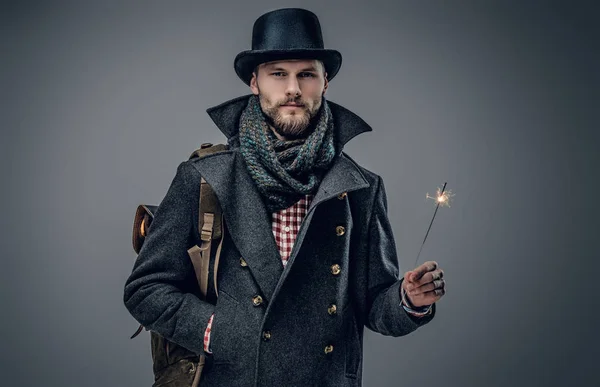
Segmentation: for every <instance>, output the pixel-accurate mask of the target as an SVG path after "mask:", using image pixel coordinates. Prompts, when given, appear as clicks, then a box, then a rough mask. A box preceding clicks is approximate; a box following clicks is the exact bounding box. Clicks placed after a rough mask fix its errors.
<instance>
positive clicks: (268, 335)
mask: <svg viewBox="0 0 600 387" xmlns="http://www.w3.org/2000/svg"><path fill="white" fill-rule="evenodd" d="M263 340H264V341H269V340H271V332H269V331H264V332H263Z"/></svg>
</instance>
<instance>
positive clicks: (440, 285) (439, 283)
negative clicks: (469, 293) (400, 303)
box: [408, 279, 446, 297]
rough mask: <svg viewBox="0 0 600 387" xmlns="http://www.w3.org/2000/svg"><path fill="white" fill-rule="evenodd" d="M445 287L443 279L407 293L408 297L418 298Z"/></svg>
mask: <svg viewBox="0 0 600 387" xmlns="http://www.w3.org/2000/svg"><path fill="white" fill-rule="evenodd" d="M445 286H446V282H445V281H444V280H443V279H438V280H434V281H432V282H429V283H427V284H425V285H422V286H419V287H418V288H414V289H412V290H409V291H408V295H409V296H410V297H414V296H418V295H420V294H423V293H427V292H430V291H435V290H436V289H444V288H445Z"/></svg>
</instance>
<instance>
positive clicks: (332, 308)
mask: <svg viewBox="0 0 600 387" xmlns="http://www.w3.org/2000/svg"><path fill="white" fill-rule="evenodd" d="M327 313H329V314H330V315H332V316H333V315H334V314H336V313H337V306H335V304H331V305H329V308H327Z"/></svg>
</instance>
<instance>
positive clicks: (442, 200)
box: [414, 182, 454, 266]
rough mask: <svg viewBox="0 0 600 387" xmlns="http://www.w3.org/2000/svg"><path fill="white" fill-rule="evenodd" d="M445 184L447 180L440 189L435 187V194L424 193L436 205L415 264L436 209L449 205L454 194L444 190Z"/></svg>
mask: <svg viewBox="0 0 600 387" xmlns="http://www.w3.org/2000/svg"><path fill="white" fill-rule="evenodd" d="M446 184H448V183H447V182H446V183H444V186H443V187H442V189H441V190H440V189H439V188H438V189H437V193H436V196H429V193H427V194H425V199H433V200H435V201H436V203H437V204H436V206H435V212H434V213H433V218H431V222H430V223H429V228H428V229H427V233H426V234H425V238H424V239H423V243H422V244H421V248H420V249H419V254H418V255H417V259H416V260H415V265H414V266H416V265H417V262H419V256H420V255H421V250H423V245H425V241H426V240H427V235H429V230H431V225H432V224H433V220H434V219H435V214H437V210H438V208H439V207H440V206H446V207H450V198H451V197H452V196H454V194H452V191H451V190H448V191H445V190H446Z"/></svg>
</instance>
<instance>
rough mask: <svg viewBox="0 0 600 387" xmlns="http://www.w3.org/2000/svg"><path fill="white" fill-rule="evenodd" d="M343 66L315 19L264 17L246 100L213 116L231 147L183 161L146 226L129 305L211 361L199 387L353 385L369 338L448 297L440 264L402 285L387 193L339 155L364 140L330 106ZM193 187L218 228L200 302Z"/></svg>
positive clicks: (246, 76)
mask: <svg viewBox="0 0 600 387" xmlns="http://www.w3.org/2000/svg"><path fill="white" fill-rule="evenodd" d="M340 65H341V55H340V53H339V52H337V51H335V50H330V49H324V48H323V41H322V37H321V28H320V25H319V21H318V19H317V17H316V16H315V15H314V14H313V13H312V12H309V11H306V10H302V9H280V10H276V11H273V12H269V13H267V14H265V15H263V16H261V17H260V18H259V19H258V20H257V21H256V22H255V24H254V29H253V35H252V50H249V51H244V52H242V53H240V54H238V56H237V57H236V59H235V64H234V67H235V70H236V73H237V75H238V76H239V77H240V78H241V79H242V80H243V81H244V82H245V83H246V84H247V85H249V86H250V89H251V91H252V94H250V95H247V96H243V97H239V98H236V99H233V100H230V101H227V102H225V103H223V104H221V105H219V106H216V107H213V108H211V109H208V113H209V114H210V116H211V118H212V119H213V120H214V122H215V123H216V125H217V126H218V127H219V129H220V130H221V131H222V132H223V133H224V134H225V135H226V136H227V139H228V144H229V146H230V148H229V149H228V150H226V151H223V152H218V153H215V154H212V155H209V156H205V157H202V158H199V159H193V160H189V161H185V162H182V163H181V164H180V165H179V166H178V168H177V173H176V176H175V178H174V179H173V182H172V184H171V186H170V187H169V190H168V192H167V194H166V196H165V198H164V199H163V201H162V202H161V204H160V206H159V208H158V209H157V211H156V213H155V218H154V221H153V223H152V225H151V229H150V233H149V235H148V237H147V239H146V241H145V244H144V245H143V248H142V250H141V251H140V253H139V256H138V260H137V261H136V264H135V266H134V268H133V271H132V273H131V276H130V278H129V279H128V280H127V283H126V285H125V294H124V302H125V305H126V307H127V308H128V310H129V311H130V313H131V314H132V315H133V316H134V317H135V318H136V320H138V321H139V322H140V323H141V324H143V325H144V326H146V327H147V328H148V329H150V330H153V331H155V332H158V333H160V334H161V335H162V336H163V337H165V338H166V339H168V340H171V341H172V342H174V343H177V344H179V345H181V346H182V347H185V348H187V349H189V350H191V351H193V352H194V353H197V354H203V353H204V354H206V355H207V358H208V359H209V361H210V362H209V364H210V365H209V366H207V367H206V368H205V371H204V372H203V374H202V379H201V381H200V385H201V386H223V387H225V386H303V387H304V386H360V385H361V378H362V352H363V351H362V349H363V331H364V327H365V326H366V327H367V328H369V329H371V330H373V331H375V332H378V333H381V334H383V335H389V336H396V337H398V336H402V335H406V334H408V333H410V332H412V331H414V330H416V329H417V328H418V327H420V326H422V325H424V324H427V323H428V322H429V321H431V319H432V318H433V317H434V315H435V305H436V304H435V303H436V302H437V301H438V300H439V299H440V298H441V297H442V296H443V295H444V293H445V280H444V279H443V278H442V277H443V271H442V270H441V269H440V268H439V267H438V266H437V264H436V263H435V262H433V261H429V262H426V263H424V264H423V265H420V266H419V267H417V268H416V269H414V270H412V271H408V272H406V273H404V276H403V277H400V276H399V273H400V271H399V266H398V258H397V255H396V247H395V244H394V238H393V234H392V230H391V226H390V223H389V220H388V217H387V197H386V192H385V188H384V184H383V181H382V179H381V177H379V176H378V175H376V174H375V173H373V172H371V171H368V170H367V169H365V168H363V167H361V166H359V165H358V164H357V163H356V162H354V161H353V160H352V159H351V158H350V157H349V156H348V155H346V154H345V153H343V152H342V149H343V146H344V145H345V143H346V142H348V141H349V140H350V139H352V138H353V137H355V136H356V135H358V134H360V133H362V132H366V131H370V130H371V128H370V127H369V126H368V125H367V124H366V123H365V122H364V121H363V120H362V119H361V118H360V117H358V116H357V115H355V114H354V113H352V112H350V111H349V110H347V109H345V108H343V107H341V106H340V105H337V104H335V103H333V102H330V101H327V100H326V99H325V93H326V91H327V88H328V87H329V82H330V81H331V80H332V79H333V78H334V76H335V75H336V73H337V72H338V70H339V68H340ZM201 177H204V178H205V179H206V181H207V182H208V183H209V184H210V185H211V187H212V188H213V189H214V191H215V193H216V195H217V197H218V199H219V202H220V204H221V207H222V208H223V213H224V216H225V219H224V220H225V224H226V230H227V232H226V234H225V235H226V236H225V240H224V242H223V247H222V251H221V258H220V266H219V272H218V274H219V275H218V280H217V284H218V286H217V287H218V298H217V297H216V296H217V295H216V294H210V295H209V296H208V298H207V300H206V301H203V300H200V299H199V298H198V297H197V296H196V294H197V292H196V290H195V286H196V285H195V281H196V278H195V275H194V270H193V267H192V264H191V263H190V260H189V257H188V254H187V248H188V247H189V246H191V245H194V243H195V242H196V241H197V240H198V239H199V235H198V232H197V230H198V225H197V221H196V219H197V216H198V209H197V208H198V199H199V196H198V195H199V185H200V184H199V182H200V180H201ZM209 278H212V275H210V276H209ZM212 285H214V283H213V284H212ZM211 287H212V286H209V289H210V288H211Z"/></svg>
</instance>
